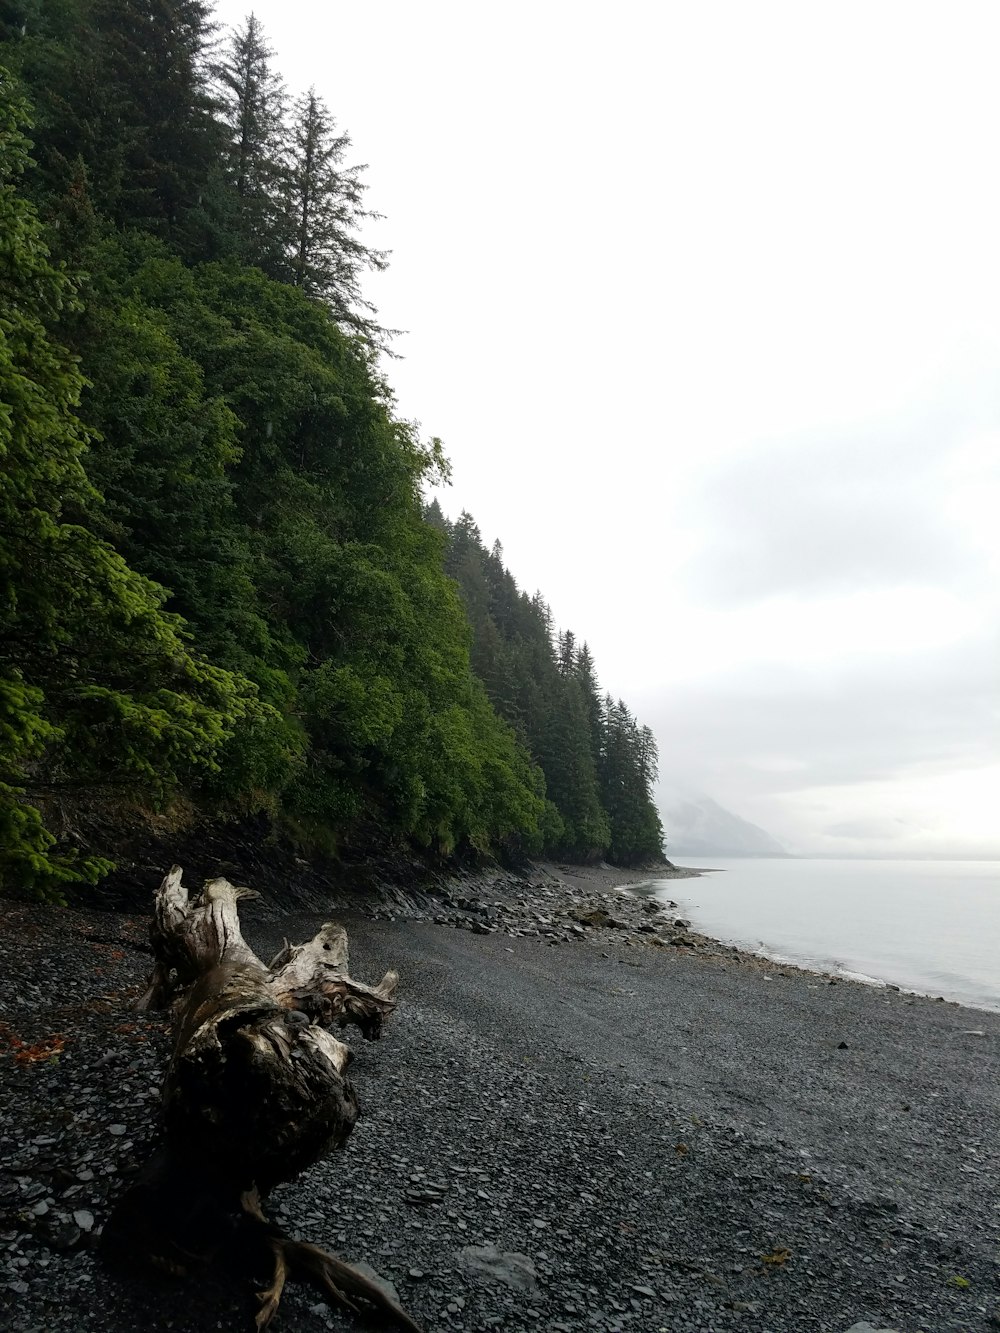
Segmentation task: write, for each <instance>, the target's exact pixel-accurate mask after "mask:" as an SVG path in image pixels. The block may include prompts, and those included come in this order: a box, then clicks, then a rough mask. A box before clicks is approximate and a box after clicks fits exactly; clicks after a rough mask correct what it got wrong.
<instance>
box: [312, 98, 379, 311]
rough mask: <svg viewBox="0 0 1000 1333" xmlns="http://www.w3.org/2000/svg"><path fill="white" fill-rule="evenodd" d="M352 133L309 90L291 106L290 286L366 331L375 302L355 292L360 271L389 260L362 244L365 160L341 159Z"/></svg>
mask: <svg viewBox="0 0 1000 1333" xmlns="http://www.w3.org/2000/svg"><path fill="white" fill-rule="evenodd" d="M350 144H351V140H350V136H349V135H347V134H346V133H340V134H338V133H337V132H336V130H335V125H334V120H333V117H332V116H331V114H330V112H329V109H328V108H327V106H326V103H325V102H324V101H323V99H322V98H321V97H319V96H318V95H317V93H316V90H315V88H310V89H309V91H308V92H307V93H306V94H305V96H304V97H302V98H300V99H299V101H298V102H297V103H296V104H295V108H294V113H293V117H292V126H291V150H290V155H289V170H288V185H287V190H288V205H287V206H288V209H289V215H290V216H289V230H290V232H291V235H292V246H293V249H292V256H291V262H292V274H293V278H292V280H293V281H294V283H295V285H296V286H298V287H301V288H302V289H303V291H305V292H307V293H308V294H309V295H311V296H319V297H322V298H323V300H325V301H326V302H327V303H328V304H329V306H330V308H331V310H332V311H333V312H334V315H335V316H336V318H337V319H338V321H339V322H340V323H341V324H343V325H345V326H346V327H353V328H357V329H359V330H361V331H363V332H366V333H368V334H369V335H372V336H376V337H377V335H378V334H381V333H383V332H384V330H380V329H379V328H378V326H377V325H376V324H374V323H373V316H374V306H373V305H372V304H371V303H370V302H369V301H366V300H365V298H364V296H363V295H362V291H361V281H360V280H361V275H362V272H363V270H364V269H374V270H377V271H379V272H381V271H382V270H384V269H385V268H386V267H387V265H388V255H387V253H386V252H385V251H384V250H375V249H372V248H371V247H370V246H367V245H365V244H364V243H363V242H362V240H361V238H360V236H359V234H358V232H359V228H360V227H361V226H362V224H363V223H364V222H365V220H366V219H372V218H377V217H378V216H379V214H377V213H373V212H372V211H371V210H370V209H366V208H365V207H364V193H365V190H366V188H367V187H366V186H365V184H364V182H363V181H362V179H361V174H362V172H363V171H364V170H365V168H364V167H363V166H348V165H346V164H345V161H344V158H345V154H346V152H347V150H348V148H349V147H350Z"/></svg>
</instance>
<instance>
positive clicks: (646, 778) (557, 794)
mask: <svg viewBox="0 0 1000 1333" xmlns="http://www.w3.org/2000/svg"><path fill="white" fill-rule="evenodd" d="M426 516H427V520H428V522H429V523H431V524H432V525H433V526H434V527H436V528H437V529H438V530H439V531H441V532H443V533H444V534H445V536H446V537H447V540H448V545H447V549H446V553H445V568H446V570H447V571H448V573H449V574H451V576H452V577H453V578H454V579H455V580H456V581H457V582H458V585H459V588H460V589H461V591H462V601H463V603H464V605H465V611H466V614H467V616H468V618H469V624H470V625H471V627H472V652H471V664H472V669H473V671H474V672H475V674H476V675H477V676H478V677H479V679H480V680H481V681H482V682H483V685H484V686H485V688H486V693H487V694H488V695H489V698H490V702H491V703H492V704H493V706H494V708H495V709H496V711H497V712H498V713H499V714H500V716H501V717H502V718H503V719H504V721H506V722H507V723H508V724H509V725H510V726H511V727H513V729H514V732H515V734H516V735H517V737H518V739H519V740H520V741H521V743H522V744H523V745H524V746H525V747H526V748H527V750H528V751H529V753H530V754H531V756H532V758H533V759H534V760H535V762H536V763H537V764H538V766H539V767H540V768H541V770H542V772H543V773H544V775H545V785H546V791H547V793H548V796H549V799H550V800H551V801H552V803H553V804H554V805H555V807H556V810H557V811H558V814H559V817H560V821H561V823H562V831H561V833H559V835H558V841H556V842H555V843H554V844H551V845H550V848H549V850H552V851H555V852H557V853H558V854H559V855H561V856H564V857H567V858H570V859H574V858H576V859H580V860H588V859H592V858H594V857H596V856H608V857H609V858H610V859H611V860H613V861H616V862H618V863H620V864H623V865H630V864H636V863H639V862H642V861H648V860H651V859H653V858H654V857H657V856H659V855H661V854H662V851H663V829H662V827H661V824H660V817H659V814H658V813H657V809H656V804H655V801H654V797H653V788H654V785H655V782H656V777H657V763H658V757H659V756H658V752H657V746H656V738H655V737H654V736H653V733H652V731H650V729H649V727H641V726H640V725H639V724H638V722H637V721H636V719H635V718H634V717H633V716H632V714H631V713H630V712H629V710H628V708H627V707H626V705H625V703H624V702H623V701H622V700H621V699H614V698H612V696H611V695H610V694H609V693H604V694H602V693H601V689H600V685H599V682H598V678H597V668H596V666H595V663H594V659H593V655H592V654H591V651H590V648H589V647H588V645H587V643H586V642H583V643H578V641H577V638H576V635H575V634H574V633H573V631H572V630H564V631H562V632H558V631H556V630H555V629H554V622H553V616H552V612H551V610H550V608H549V606H548V605H547V603H546V602H545V600H544V599H543V597H542V596H541V594H536V595H535V596H533V597H529V596H528V595H527V593H524V592H522V591H521V590H520V589H519V588H518V586H517V581H516V580H515V578H514V576H513V575H512V574H511V573H510V571H509V570H508V569H507V568H506V566H505V565H504V562H503V548H502V547H501V545H500V543H499V542H494V544H493V546H492V547H491V548H490V549H489V550H487V548H486V546H485V545H484V543H483V540H482V537H481V534H480V531H479V529H478V527H477V526H476V523H475V521H474V520H473V518H472V516H471V514H468V513H465V512H463V513H462V514H460V515H459V517H458V519H457V520H456V521H455V522H449V521H448V520H447V519H446V518H445V516H444V514H443V512H442V510H441V507H440V504H439V503H438V502H437V501H436V500H434V501H432V502H431V504H430V505H428V507H427V509H426Z"/></svg>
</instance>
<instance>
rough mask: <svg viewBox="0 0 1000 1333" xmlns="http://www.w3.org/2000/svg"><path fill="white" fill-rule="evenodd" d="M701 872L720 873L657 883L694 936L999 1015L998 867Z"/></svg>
mask: <svg viewBox="0 0 1000 1333" xmlns="http://www.w3.org/2000/svg"><path fill="white" fill-rule="evenodd" d="M677 864H681V863H680V862H678V863H677ZM704 864H706V865H708V864H711V865H712V866H713V867H717V868H714V869H713V870H712V872H711V873H709V874H704V875H702V876H701V877H700V878H698V879H684V880H677V879H671V880H655V881H649V882H648V883H649V887H650V888H652V889H653V890H654V891H655V893H656V896H657V897H660V898H663V899H672V900H673V901H674V902H677V903H679V904H680V908H679V910H678V915H679V916H682V917H684V918H685V919H686V920H690V922H691V925H692V927H693V928H694V929H695V930H698V931H701V932H703V933H704V934H706V935H711V936H713V937H714V938H715V939H719V940H723V941H725V942H726V943H727V944H737V945H740V946H741V947H743V948H745V949H749V950H753V951H756V952H759V953H762V954H764V955H765V956H766V957H768V958H774V959H775V960H776V961H783V962H788V963H798V964H799V965H801V966H803V967H809V968H815V969H817V970H820V971H824V972H840V973H842V974H843V975H845V976H851V977H858V978H860V979H862V980H866V981H879V982H891V983H894V984H895V985H897V986H901V987H903V988H904V989H905V990H912V991H918V992H921V993H924V994H928V995H943V996H944V997H945V998H946V999H949V1000H959V1001H960V1002H961V1003H962V1004H969V1005H975V1006H977V1007H979V1008H982V1009H997V1010H1000V861H833V860H806V859H802V860H800V859H798V858H795V859H791V858H790V859H787V860H770V859H765V858H759V859H758V858H749V857H747V858H742V857H741V858H723V859H713V860H712V861H711V862H708V861H706V862H705V863H704Z"/></svg>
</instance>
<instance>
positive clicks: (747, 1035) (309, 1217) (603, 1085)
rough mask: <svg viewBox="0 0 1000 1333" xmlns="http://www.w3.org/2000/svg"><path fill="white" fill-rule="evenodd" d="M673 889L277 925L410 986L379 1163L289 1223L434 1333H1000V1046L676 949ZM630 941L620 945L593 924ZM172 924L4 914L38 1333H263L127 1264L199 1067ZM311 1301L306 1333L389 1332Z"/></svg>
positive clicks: (477, 902)
mask: <svg viewBox="0 0 1000 1333" xmlns="http://www.w3.org/2000/svg"><path fill="white" fill-rule="evenodd" d="M656 877H659V876H658V875H657V876H656ZM647 878H648V876H647ZM570 879H572V882H570ZM501 881H502V883H501ZM642 882H643V881H642V879H637V878H636V876H635V872H632V871H622V872H620V871H616V870H613V869H605V868H599V867H598V868H593V869H592V870H590V871H583V872H581V871H580V870H579V868H572V869H568V870H567V871H566V872H564V871H563V870H562V869H561V868H560V867H559V866H558V865H554V866H542V867H534V868H533V870H532V872H531V874H530V875H529V876H528V878H524V877H507V876H506V875H504V876H501V875H500V874H499V872H498V873H496V874H493V875H489V876H485V877H482V876H481V877H480V878H479V879H476V880H474V879H473V877H469V876H465V877H463V878H462V880H461V882H460V883H456V884H453V885H452V886H451V888H450V889H448V890H447V891H446V892H447V896H448V898H450V899H451V903H448V902H445V901H444V897H441V899H440V900H439V901H438V902H437V904H436V907H437V908H439V909H440V910H437V911H436V912H435V904H432V903H431V901H430V900H429V899H428V900H426V901H425V902H424V904H423V905H422V906H415V905H414V904H413V903H412V902H410V901H409V900H407V903H405V904H404V903H390V904H385V903H383V904H382V905H381V906H378V905H376V904H375V903H373V902H372V901H370V900H369V901H368V902H367V903H366V904H364V905H361V906H359V903H358V900H357V898H356V897H355V896H353V895H346V896H344V897H343V898H342V899H341V901H340V902H339V903H331V904H328V905H327V910H326V911H325V912H323V913H321V914H318V913H315V912H311V911H310V912H298V913H294V914H288V915H281V914H280V913H277V912H275V911H274V910H265V909H267V904H260V905H255V904H248V905H247V909H246V915H245V927H246V932H247V936H248V939H249V940H250V942H251V944H252V945H253V946H254V947H256V948H257V949H258V950H259V951H260V952H261V954H262V955H263V956H268V953H269V951H273V950H276V949H277V947H279V946H280V944H281V941H282V938H283V936H284V935H288V936H289V937H290V938H292V939H300V938H305V937H307V936H308V934H309V933H310V931H311V930H312V929H314V927H315V925H316V923H317V918H319V919H322V917H327V916H330V915H335V916H339V917H341V919H343V920H344V922H345V924H346V925H347V927H348V930H349V933H350V940H351V953H352V972H353V973H354V974H355V975H356V976H359V977H368V976H370V975H371V976H374V975H380V974H381V972H382V971H383V970H384V969H385V968H386V967H389V966H396V967H398V969H399V971H400V974H401V978H402V980H401V990H400V998H401V1003H400V1008H399V1011H398V1013H397V1014H396V1015H395V1016H394V1018H393V1020H392V1023H391V1024H390V1027H389V1030H388V1031H387V1034H386V1037H385V1039H384V1040H383V1041H382V1042H379V1043H375V1044H366V1043H364V1042H362V1041H361V1040H360V1038H358V1037H357V1036H356V1035H355V1034H353V1033H352V1034H349V1036H350V1044H351V1047H352V1050H353V1051H354V1053H355V1063H354V1065H353V1066H352V1078H353V1080H354V1082H355V1084H356V1087H357V1089H358V1093H359V1096H360V1097H361V1101H362V1108H363V1116H362V1119H361V1120H360V1121H359V1124H358V1127H357V1129H356V1130H355V1133H354V1135H353V1136H352V1137H351V1139H350V1140H349V1141H348V1144H347V1147H346V1148H345V1150H344V1151H343V1152H341V1153H338V1154H335V1155H333V1156H331V1157H330V1158H329V1159H327V1160H326V1161H324V1162H322V1163H320V1164H319V1165H317V1166H316V1167H314V1168H313V1169H312V1170H310V1171H309V1172H308V1173H306V1175H304V1176H303V1177H302V1178H300V1180H298V1181H296V1182H294V1183H293V1184H291V1185H289V1186H284V1187H282V1188H281V1189H280V1190H279V1191H276V1193H275V1195H274V1198H273V1201H272V1202H273V1206H274V1208H275V1209H276V1211H277V1215H278V1220H279V1221H280V1222H281V1223H282V1224H283V1225H285V1226H286V1227H287V1228H288V1229H290V1230H292V1231H293V1232H294V1233H295V1234H297V1235H301V1236H302V1237H303V1238H305V1239H309V1240H312V1241H314V1242H315V1243H317V1244H320V1245H322V1246H325V1247H327V1248H331V1249H333V1250H336V1251H339V1252H340V1253H342V1254H343V1255H344V1257H345V1258H348V1259H350V1260H359V1259H360V1260H363V1261H365V1262H367V1263H369V1264H371V1265H372V1266H373V1267H374V1268H375V1270H376V1271H377V1272H378V1273H379V1274H380V1275H382V1277H384V1278H385V1279H386V1280H388V1281H391V1282H392V1283H393V1284H394V1285H395V1287H396V1289H397V1290H398V1292H399V1295H400V1297H401V1299H402V1300H403V1303H404V1304H405V1305H406V1306H407V1307H408V1308H409V1309H410V1310H411V1311H412V1312H413V1313H414V1314H415V1315H416V1316H417V1317H418V1319H419V1320H420V1322H421V1323H422V1325H423V1327H424V1328H425V1330H426V1333H479V1330H484V1331H485V1330H492V1329H503V1330H505V1333H528V1330H532V1333H537V1330H539V1329H546V1330H548V1329H554V1330H557V1333H558V1331H563V1333H565V1330H570V1333H592V1331H593V1333H651V1330H656V1329H660V1328H669V1329H670V1330H671V1333H700V1331H701V1330H705V1329H710V1330H711V1333H762V1331H763V1330H765V1329H766V1330H768V1333H847V1330H849V1329H851V1328H852V1326H853V1325H854V1324H855V1323H857V1322H859V1321H861V1320H868V1321H870V1323H871V1324H872V1326H873V1327H875V1328H878V1329H897V1330H906V1333H987V1330H988V1328H990V1327H992V1325H990V1323H989V1320H990V1318H991V1317H992V1315H993V1314H994V1313H1000V1309H998V1303H997V1299H996V1281H995V1278H996V1268H995V1244H996V1241H995V1238H996V1225H995V1211H994V1204H993V1199H994V1197H995V1183H996V1181H997V1180H1000V1146H998V1145H1000V1015H996V1014H992V1013H988V1012H984V1013H983V1014H982V1020H981V1022H979V1023H978V1024H977V1028H981V1029H982V1031H981V1033H979V1032H977V1033H972V1032H970V1031H969V1029H970V1028H971V1027H972V1024H970V1023H969V1022H968V1020H967V1019H965V1017H964V1014H963V1013H962V1012H961V1011H960V1010H957V1009H956V1008H955V1007H953V1006H952V1005H949V1004H940V1003H936V1002H934V1001H932V1000H930V999H923V998H920V997H909V996H906V995H904V994H902V993H893V992H889V991H885V990H882V989H876V988H874V987H871V986H866V985H863V984H861V983H854V984H851V983H849V982H839V983H838V984H834V985H824V984H822V980H821V977H820V976H819V975H818V974H815V973H811V972H807V971H803V970H800V969H793V968H791V967H789V968H782V969H777V968H774V967H771V968H770V969H769V968H767V967H766V965H765V963H764V961H763V960H761V959H760V958H757V957H755V956H753V955H747V954H740V953H739V951H738V950H733V949H730V948H728V947H727V946H719V945H715V944H713V943H712V942H707V943H704V944H703V943H701V942H699V941H697V940H695V939H694V937H692V936H691V935H690V934H689V933H688V932H687V931H686V930H685V929H684V928H683V927H678V926H677V925H676V920H677V919H678V918H677V917H676V913H674V915H673V918H672V920H671V919H669V918H668V919H667V920H666V921H665V922H663V923H662V924H657V923H656V922H655V920H654V915H655V914H654V913H653V912H647V911H646V910H645V909H646V907H647V905H648V904H647V903H644V902H643V900H642V898H641V896H639V895H636V894H633V893H631V892H629V889H628V886H629V885H633V886H634V885H636V884H641V883H642ZM439 887H440V886H439ZM519 899H523V900H524V902H525V904H526V905H525V906H522V905H521V903H519V901H518V900H519ZM460 904H464V905H460ZM497 904H499V905H497ZM258 906H259V907H260V909H261V910H260V911H259V912H257V907H258ZM270 907H271V909H273V907H274V904H273V903H272V904H271V905H270ZM484 908H485V909H487V910H486V911H485V912H484V911H483V909H484ZM602 911H603V912H605V913H607V914H608V915H609V916H610V917H612V918H613V919H614V921H616V922H618V923H619V924H611V923H609V922H605V923H602V924H599V925H586V924H583V923H581V922H580V921H579V920H577V919H575V918H574V916H573V913H577V914H581V913H582V914H584V915H587V914H589V913H591V912H602ZM657 911H659V905H657ZM255 913H256V914H255ZM435 914H436V915H438V916H443V917H444V918H445V919H444V921H443V922H439V923H435V921H434V915H435ZM539 917H541V918H542V920H539ZM148 924H149V923H148V919H147V918H143V917H137V916H135V915H130V916H125V915H118V914H114V913H108V912H101V911H81V910H75V909H54V908H47V907H41V906H36V905H30V906H28V905H23V904H14V903H10V902H9V901H6V900H0V968H2V970H3V972H4V975H5V978H6V985H5V988H4V990H3V992H2V994H0V1024H2V1026H0V1085H2V1087H3V1090H4V1100H5V1105H6V1106H7V1108H8V1112H7V1115H6V1116H5V1118H4V1123H3V1124H2V1125H0V1310H2V1311H3V1314H4V1319H5V1326H6V1327H9V1328H10V1329H11V1330H12V1333H39V1330H41V1329H43V1328H44V1329H45V1330H46V1333H63V1331H65V1333H70V1330H74V1333H80V1331H81V1330H83V1331H85V1333H131V1331H132V1330H133V1329H135V1328H137V1327H144V1326H145V1325H146V1324H147V1323H148V1321H149V1315H150V1309H151V1307H152V1308H153V1309H155V1313H156V1318H157V1322H158V1326H160V1327H171V1328H172V1329H173V1330H174V1333H209V1331H210V1330H212V1329H214V1328H216V1327H218V1326H221V1327H224V1328H233V1329H237V1328H242V1327H244V1326H252V1318H250V1317H249V1310H248V1307H247V1306H246V1305H245V1304H241V1300H242V1299H243V1296H242V1292H243V1288H242V1287H241V1286H239V1284H235V1285H230V1284H229V1283H228V1282H223V1281H222V1279H221V1278H215V1279H213V1280H212V1281H208V1280H207V1279H206V1277H205V1276H204V1275H197V1276H195V1277H193V1278H192V1279H191V1280H190V1281H187V1282H184V1281H180V1282H172V1283H166V1282H164V1283H155V1284H150V1283H149V1282H148V1281H147V1280H144V1279H143V1280H140V1279H139V1278H138V1277H126V1278H124V1279H122V1278H117V1277H116V1278H111V1277H109V1276H108V1274H106V1273H105V1272H104V1270H103V1269H102V1268H101V1267H100V1265H99V1264H98V1263H97V1262H96V1256H95V1254H94V1244H95V1240H96V1236H97V1234H98V1232H99V1230H100V1227H101V1225H102V1223H103V1220H104V1218H105V1217H106V1216H107V1212H108V1209H109V1207H110V1203H111V1201H112V1200H113V1199H114V1197H115V1196H116V1195H117V1193H118V1192H119V1191H120V1190H121V1188H122V1186H123V1184H124V1183H125V1182H127V1181H128V1180H129V1179H130V1178H131V1177H132V1173H134V1171H135V1170H136V1169H137V1167H138V1165H139V1163H141V1161H142V1160H144V1158H145V1156H146V1155H147V1153H148V1150H149V1146H150V1144H151V1142H152V1141H153V1138H154V1135H155V1126H156V1114H157V1111H156V1108H157V1088H158V1086H159V1081H160V1079H161V1077H162V1072H163V1068H164V1063H165V1059H166V1056H167V1051H168V1044H169V1039H168V1034H167V1025H166V1024H165V1022H164V1016H163V1015H160V1014H152V1015H146V1014H137V1013H135V1012H134V1011H133V1010H132V1009H131V1008H130V1007H129V1006H130V1002H131V1000H132V999H133V998H134V996H135V995H136V994H137V993H138V992H139V990H140V989H141V987H142V985H143V983H144V981H145V977H146V973H147V969H148V952H147V946H146V945H145V938H146V933H147V930H148ZM477 926H478V929H477V928H476V927H477ZM644 926H645V927H649V926H652V927H653V929H652V930H649V929H642V927H644ZM578 932H579V933H578ZM654 936H655V937H656V938H659V939H660V940H661V942H660V943H659V944H654V943H653V942H652V940H653V938H654ZM674 938H677V939H679V940H680V942H679V943H676V944H674V943H670V941H671V940H672V939H674ZM768 972H770V973H771V980H770V981H769V982H765V981H764V980H763V977H764V976H765V975H766V974H767V973H768ZM977 1017H978V1015H977ZM56 1038H58V1039H59V1040H60V1041H61V1042H62V1043H63V1044H62V1045H61V1046H60V1047H59V1049H58V1050H56V1049H55V1045H54V1043H55V1042H56ZM14 1039H16V1040H17V1041H18V1042H19V1043H21V1044H20V1045H18V1046H14V1045H13V1044H12V1040H14ZM47 1043H48V1044H47ZM22 1055H23V1056H24V1057H25V1058H24V1059H21V1058H20V1056H22ZM53 1056H56V1057H57V1059H53V1058H52V1057H53ZM430 1185H433V1189H431V1188H429V1186H430ZM425 1186H427V1187H428V1188H425ZM491 1247H492V1248H491ZM470 1250H472V1251H478V1252H480V1254H481V1253H482V1252H483V1251H485V1252H486V1253H488V1254H492V1255H494V1259H493V1260H491V1261H490V1264H486V1265H485V1267H483V1266H481V1267H480V1268H479V1269H476V1267H475V1264H474V1263H473V1259H472V1258H470V1255H469V1251H470ZM505 1265H506V1267H505ZM487 1269H488V1270H489V1271H486V1270H487ZM498 1272H500V1273H501V1274H506V1276H500V1277H498V1276H497V1273H498ZM518 1275H520V1276H518ZM953 1279H960V1281H954V1280H953ZM518 1283H521V1285H518ZM286 1299H287V1307H283V1310H282V1312H280V1315H279V1322H278V1324H276V1333H281V1330H282V1329H285V1330H292V1329H294V1330H295V1333H323V1330H330V1329H333V1330H335V1333H360V1331H361V1328H362V1325H361V1324H360V1323H359V1322H358V1321H356V1320H353V1319H352V1318H350V1317H348V1316H345V1315H342V1314H336V1313H332V1312H330V1311H328V1310H327V1308H326V1307H325V1306H324V1305H322V1304H321V1303H317V1300H316V1296H315V1294H314V1293H312V1292H310V1291H308V1290H307V1289H301V1288H293V1289H292V1290H291V1291H290V1292H289V1294H288V1296H287V1298H286Z"/></svg>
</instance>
